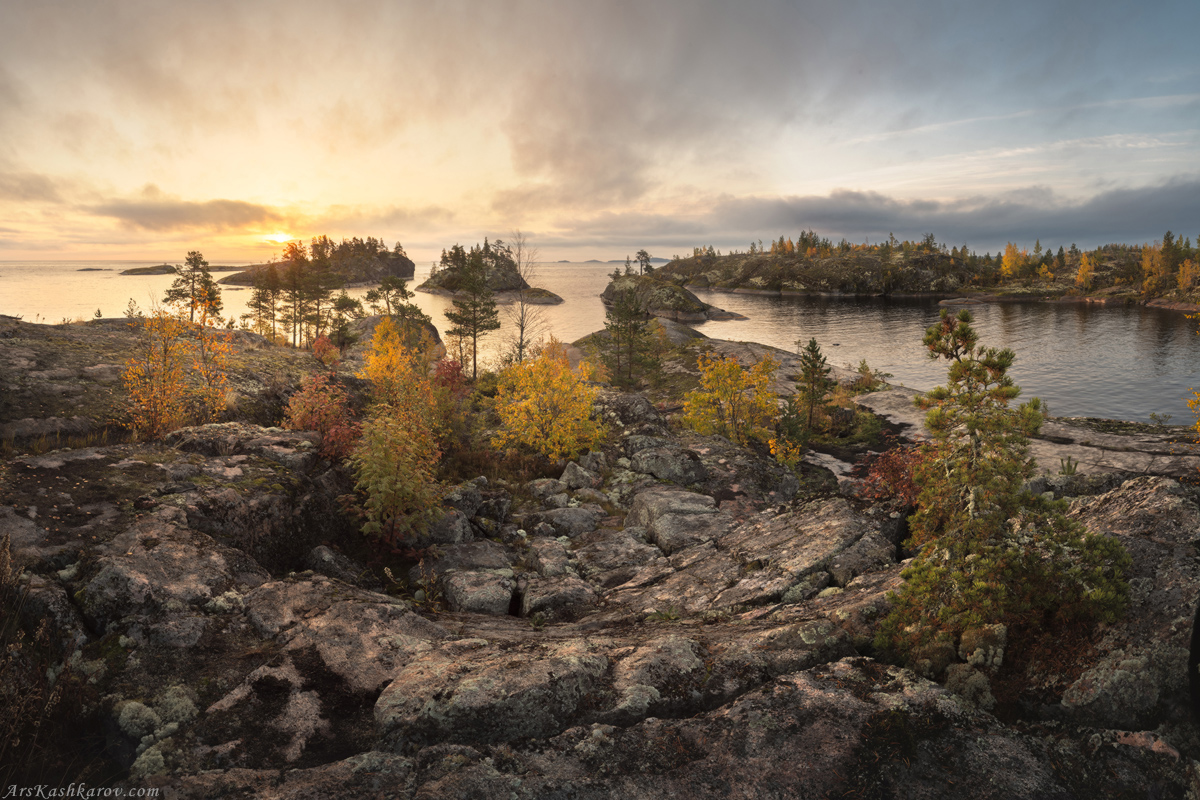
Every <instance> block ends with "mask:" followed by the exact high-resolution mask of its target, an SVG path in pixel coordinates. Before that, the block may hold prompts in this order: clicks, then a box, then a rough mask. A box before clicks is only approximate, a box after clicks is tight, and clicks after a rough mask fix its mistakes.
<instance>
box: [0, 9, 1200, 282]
mask: <svg viewBox="0 0 1200 800" xmlns="http://www.w3.org/2000/svg"><path fill="white" fill-rule="evenodd" d="M1198 30H1200V3H1197V2H1195V0H1179V1H1178V2H1159V3H1156V2H1147V3H1140V4H1135V3H1133V2H1120V3H1114V2H1104V1H1103V0H1088V1H1087V2H1053V0H1037V1H1036V2H1025V0H1013V1H1012V2H1005V3H969V2H962V0H898V1H897V2H887V3H884V2H879V0H875V1H874V2H859V1H858V0H830V1H829V2H824V1H822V2H790V1H788V0H743V1H742V2H738V3H732V2H725V1H723V0H721V1H716V0H712V1H710V0H630V1H629V2H625V1H624V0H609V1H605V0H581V1H578V2H577V1H576V0H545V1H544V2H537V1H531V2H522V0H502V1H501V0H476V1H475V2H470V1H464V2H454V1H453V0H445V1H443V0H419V2H397V1H396V0H338V2H337V3H332V2H305V1H304V0H287V2H267V1H265V0H204V1H203V2H187V1H186V0H174V1H173V2H163V1H162V0H145V1H144V2H143V1H137V0H38V2H30V1H29V0H0V260H42V259H44V260H56V259H107V258H112V259H147V260H158V259H163V260H167V261H171V262H180V261H182V259H183V257H184V255H185V254H186V253H187V252H188V251H190V250H201V251H202V252H203V253H204V254H205V256H206V257H207V258H208V260H209V261H210V262H212V263H214V264H216V263H220V262H221V261H265V260H267V259H268V258H270V257H272V256H275V255H277V254H278V253H279V251H280V244H279V242H280V241H281V240H286V239H289V238H290V239H304V240H307V239H310V238H311V237H313V236H317V235H321V234H324V235H329V236H331V237H333V238H335V239H339V238H342V237H349V236H362V237H366V236H375V237H378V238H382V239H384V240H385V241H386V242H387V243H388V244H389V245H391V244H393V243H394V242H396V241H399V242H401V243H402V244H403V246H404V247H405V248H406V249H407V251H408V252H409V254H410V255H411V256H412V257H413V258H414V259H415V260H417V261H418V262H419V263H420V262H423V261H428V260H430V259H435V258H436V257H437V256H438V254H439V253H440V251H441V249H442V248H446V247H449V246H450V245H452V244H454V243H456V242H459V243H463V244H470V243H473V242H476V241H480V240H482V238H483V237H485V236H488V237H491V238H496V237H500V238H508V237H509V235H510V232H512V231H514V230H521V231H522V232H524V234H525V235H526V237H527V238H528V239H529V240H530V242H531V243H532V244H533V245H535V246H536V247H538V249H539V250H540V253H541V256H542V257H543V258H544V259H547V260H558V259H571V260H583V259H586V258H601V259H609V258H622V257H624V255H626V254H627V253H632V252H634V251H636V250H637V249H641V248H645V249H647V250H648V251H649V252H650V253H651V254H652V255H654V256H662V257H670V256H672V255H674V254H682V253H687V254H690V253H691V248H692V247H694V246H706V245H711V246H714V247H717V248H720V249H722V250H723V251H724V250H729V249H732V248H737V249H742V250H744V249H746V248H748V246H749V243H750V242H751V241H757V240H759V239H762V240H770V239H773V238H778V237H779V236H780V235H787V236H789V237H794V236H795V235H796V234H798V233H799V232H800V231H802V230H807V229H810V228H811V229H814V230H816V231H817V232H818V233H820V234H821V235H823V236H828V237H830V238H831V239H833V240H835V241H836V240H839V239H841V238H843V237H844V238H846V239H848V240H850V241H852V242H862V241H872V242H877V241H880V240H882V239H885V238H886V237H887V236H888V234H889V233H894V234H895V235H896V236H897V237H898V238H901V239H905V238H910V239H919V238H921V237H923V236H924V235H925V234H926V233H933V234H935V236H936V237H937V238H938V240H939V241H944V242H946V243H947V244H950V245H962V244H964V243H965V244H967V245H968V246H969V247H970V248H971V249H972V250H976V251H978V252H983V251H984V250H988V251H996V250H999V249H1002V248H1003V246H1004V244H1005V243H1006V242H1007V241H1014V242H1016V243H1018V244H1020V245H1022V246H1029V247H1032V245H1033V243H1034V241H1035V240H1040V241H1041V243H1042V244H1043V245H1049V246H1052V247H1057V246H1058V245H1060V244H1063V245H1067V246H1069V245H1070V244H1071V243H1072V242H1074V243H1078V245H1079V246H1080V247H1085V248H1090V247H1096V246H1099V245H1101V244H1105V243H1108V242H1130V243H1140V242H1143V241H1153V240H1155V239H1158V238H1160V237H1161V236H1162V234H1163V232H1164V231H1166V230H1172V231H1173V232H1175V233H1176V234H1178V235H1186V236H1190V237H1192V238H1200V47H1197V46H1196V32H1197V31H1198Z"/></svg>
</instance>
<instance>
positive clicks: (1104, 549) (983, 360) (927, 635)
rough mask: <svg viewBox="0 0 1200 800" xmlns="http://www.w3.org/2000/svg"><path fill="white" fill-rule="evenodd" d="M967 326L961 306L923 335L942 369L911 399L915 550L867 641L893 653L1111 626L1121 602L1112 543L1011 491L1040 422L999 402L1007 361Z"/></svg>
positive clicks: (1036, 415) (1119, 561)
mask: <svg viewBox="0 0 1200 800" xmlns="http://www.w3.org/2000/svg"><path fill="white" fill-rule="evenodd" d="M970 323H971V315H970V313H969V312H967V311H965V310H964V311H962V312H960V313H959V315H958V316H957V317H951V316H950V315H949V314H947V313H946V312H945V311H943V312H942V319H941V322H940V323H939V324H938V325H935V326H933V327H931V328H930V329H929V330H928V331H927V332H926V335H925V345H926V347H928V348H929V352H930V357H931V358H938V357H941V358H945V359H947V360H948V361H950V362H951V364H950V369H949V373H948V380H947V384H946V386H939V387H938V388H936V389H934V390H933V391H931V392H929V394H928V395H926V396H924V397H921V398H918V400H917V404H918V405H919V406H920V407H922V408H924V409H927V410H928V412H929V413H928V415H927V417H926V423H925V424H926V426H927V427H928V428H929V430H930V431H931V433H932V434H933V437H934V440H933V442H931V443H928V444H925V445H922V447H921V448H920V452H919V454H918V455H917V457H916V458H914V459H911V467H912V476H913V478H912V484H913V485H914V486H916V487H919V488H920V492H919V494H918V496H917V507H918V510H917V512H916V513H915V514H914V515H913V516H912V517H911V518H910V522H909V530H910V531H911V533H912V540H911V543H912V544H916V545H925V548H924V550H922V552H921V553H920V555H919V556H918V557H917V559H916V560H915V561H914V563H913V564H912V566H910V567H909V568H908V569H907V570H905V573H904V577H905V579H906V581H907V582H906V583H905V585H904V586H903V588H902V589H901V590H900V592H899V593H898V594H895V595H893V596H892V600H893V608H892V611H891V613H890V614H889V615H888V617H887V618H886V619H885V620H884V621H883V623H882V624H881V625H880V627H879V629H878V631H877V635H876V645H877V646H878V647H881V648H890V649H892V650H895V651H898V652H900V653H906V652H908V651H910V650H911V649H912V648H914V647H917V646H919V645H921V644H923V643H926V642H929V641H932V640H935V639H945V638H951V639H952V638H954V637H957V636H958V635H960V634H961V633H962V632H963V631H964V630H966V629H967V628H970V627H975V626H978V625H983V624H993V623H1004V624H1006V625H1008V626H1010V628H1014V627H1015V628H1016V629H1017V630H1018V631H1019V630H1020V629H1021V628H1026V629H1029V628H1033V627H1038V626H1042V625H1047V624H1056V623H1065V622H1094V621H1112V620H1115V619H1117V618H1118V617H1119V616H1120V615H1121V614H1122V613H1123V611H1124V608H1125V606H1126V605H1127V604H1128V600H1129V587H1128V584H1127V582H1126V581H1125V578H1124V574H1125V571H1126V570H1127V569H1128V567H1129V565H1130V563H1131V562H1130V559H1129V556H1128V554H1127V553H1126V552H1125V550H1124V548H1123V547H1122V546H1121V544H1120V542H1118V541H1116V540H1115V539H1107V538H1105V537H1102V536H1097V535H1094V534H1090V533H1088V532H1087V531H1085V530H1084V529H1083V527H1082V526H1081V525H1080V524H1079V523H1078V522H1075V521H1073V520H1069V519H1067V517H1066V516H1065V514H1064V513H1063V512H1064V510H1065V506H1064V505H1063V504H1062V503H1056V502H1052V501H1047V500H1044V499H1043V498H1041V497H1038V496H1034V495H1032V494H1029V493H1028V492H1023V491H1022V488H1021V487H1022V484H1023V482H1024V481H1025V479H1027V478H1029V477H1031V476H1032V475H1033V473H1034V470H1035V468H1036V465H1035V464H1034V462H1033V459H1031V458H1030V457H1029V455H1028V449H1029V440H1028V437H1029V435H1031V434H1033V433H1035V432H1036V431H1037V429H1038V428H1039V426H1040V425H1041V423H1042V412H1041V408H1040V404H1039V403H1038V402H1037V400H1036V398H1035V399H1034V400H1033V401H1031V402H1029V403H1025V404H1022V405H1021V406H1019V407H1018V408H1011V407H1010V406H1009V403H1010V402H1011V401H1012V400H1014V399H1015V398H1016V397H1017V396H1018V395H1019V394H1020V389H1019V388H1018V387H1017V386H1016V385H1015V384H1014V383H1013V381H1012V379H1011V378H1010V377H1009V376H1008V374H1007V372H1008V368H1009V367H1010V366H1011V365H1012V362H1013V360H1014V358H1015V356H1014V354H1013V352H1012V351H1011V350H1008V349H1004V350H997V349H995V348H982V347H979V346H978V337H977V336H976V334H975V331H974V330H973V329H972V328H971V326H970Z"/></svg>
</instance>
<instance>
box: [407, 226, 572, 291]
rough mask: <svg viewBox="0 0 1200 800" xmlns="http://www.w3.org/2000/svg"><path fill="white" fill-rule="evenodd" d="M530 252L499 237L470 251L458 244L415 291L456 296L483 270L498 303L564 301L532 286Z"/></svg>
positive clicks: (443, 253) (443, 254)
mask: <svg viewBox="0 0 1200 800" xmlns="http://www.w3.org/2000/svg"><path fill="white" fill-rule="evenodd" d="M528 255H529V254H527V253H525V252H524V248H523V247H512V246H510V245H507V244H505V243H504V242H503V241H501V240H499V239H497V240H496V241H495V242H489V241H488V240H487V239H484V240H483V244H482V245H475V246H474V247H472V248H471V249H470V250H466V249H465V248H463V247H462V246H461V245H458V244H456V245H454V246H453V247H451V248H450V249H449V250H448V251H447V250H443V251H442V258H441V261H440V262H439V263H438V265H437V267H436V268H435V269H434V271H433V274H431V275H430V276H429V278H428V279H427V280H426V281H425V282H424V283H422V284H421V285H420V286H418V287H416V290H417V291H418V292H425V293H427V294H440V295H447V296H454V295H457V294H459V293H460V292H461V291H462V290H463V288H464V287H465V286H466V283H467V281H469V280H470V279H471V276H472V274H474V273H475V271H476V270H480V271H481V274H482V275H483V280H484V283H485V284H486V286H487V288H488V290H489V291H491V292H492V293H493V294H494V295H495V300H496V302H497V303H517V302H521V303H529V304H532V305H557V304H559V303H561V302H562V301H563V299H562V298H561V297H559V296H558V295H557V294H555V293H554V292H551V291H550V290H549V289H541V288H538V287H535V286H530V285H529V281H528V280H527V278H528V277H530V276H531V275H532V274H533V271H534V269H533V261H532V259H530V258H529V257H528Z"/></svg>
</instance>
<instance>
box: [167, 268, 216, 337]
mask: <svg viewBox="0 0 1200 800" xmlns="http://www.w3.org/2000/svg"><path fill="white" fill-rule="evenodd" d="M163 302H164V303H167V304H178V305H180V306H184V307H186V308H187V309H188V323H189V324H190V323H194V322H195V321H196V310H197V308H198V307H199V306H200V304H201V303H203V304H204V306H205V309H206V311H207V312H208V315H209V316H211V317H215V316H217V315H218V314H220V313H221V289H220V287H218V286H217V283H216V281H214V280H213V278H212V274H211V273H209V271H208V262H207V261H205V260H204V256H203V255H201V254H200V251H199V250H191V251H189V252H188V254H187V259H185V260H184V263H183V266H181V267H176V268H175V282H174V283H172V284H171V288H169V289H167V293H166V295H165V296H164V297H163Z"/></svg>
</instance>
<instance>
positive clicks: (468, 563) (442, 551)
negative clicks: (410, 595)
mask: <svg viewBox="0 0 1200 800" xmlns="http://www.w3.org/2000/svg"><path fill="white" fill-rule="evenodd" d="M514 559H515V555H514V554H513V553H512V551H510V550H509V549H508V548H506V547H504V546H503V545H501V544H497V543H496V542H493V541H490V540H488V539H481V540H480V541H476V542H467V543H466V544H454V545H447V546H445V547H441V548H438V550H437V551H436V552H435V553H431V554H430V555H428V556H426V557H425V558H423V559H422V560H421V563H420V564H418V565H416V566H414V567H412V568H411V569H409V571H408V582H409V585H411V586H415V585H417V584H418V583H421V582H422V581H436V580H438V579H440V578H441V576H442V575H444V574H445V573H447V572H452V571H457V572H497V571H503V570H510V571H511V567H512V563H513V560H514Z"/></svg>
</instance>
